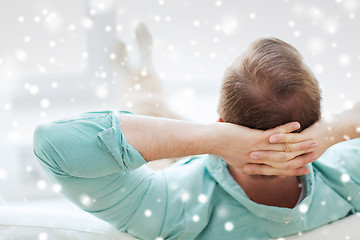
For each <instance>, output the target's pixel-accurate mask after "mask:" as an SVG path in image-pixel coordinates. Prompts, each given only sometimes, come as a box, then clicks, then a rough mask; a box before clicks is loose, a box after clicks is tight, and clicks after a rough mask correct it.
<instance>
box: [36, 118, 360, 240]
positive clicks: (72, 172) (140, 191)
mask: <svg viewBox="0 0 360 240" xmlns="http://www.w3.org/2000/svg"><path fill="white" fill-rule="evenodd" d="M359 151H360V142H359V139H355V140H352V141H347V142H344V143H341V144H337V145H335V146H333V147H332V148H330V149H328V151H327V152H325V153H324V154H323V156H321V158H319V159H318V160H317V161H316V162H315V163H313V164H312V165H309V168H310V174H308V175H306V176H302V178H303V179H302V181H303V184H304V191H305V192H304V193H305V198H304V199H303V200H302V201H301V202H300V203H299V204H298V205H297V206H296V207H294V208H292V209H290V208H279V207H272V206H266V205H261V204H257V203H255V202H253V201H251V200H250V199H249V198H248V197H247V195H246V194H245V193H244V191H243V190H242V189H241V187H240V186H239V185H238V184H237V183H236V182H235V180H234V179H233V178H232V176H231V175H230V174H229V171H228V169H227V165H226V163H225V162H224V161H223V160H222V159H220V158H219V157H218V156H215V155H203V156H199V157H194V158H189V159H186V160H183V161H180V162H177V163H175V164H173V165H172V166H171V167H169V168H167V169H165V170H162V171H152V170H151V169H150V168H149V167H147V166H145V165H144V164H145V163H146V161H145V160H144V158H143V157H142V156H141V155H140V154H139V153H138V152H137V151H136V150H135V149H134V148H133V147H132V146H131V145H129V144H128V143H127V142H126V139H125V137H124V135H123V134H122V132H121V129H120V123H119V120H118V118H117V117H116V114H114V113H113V112H110V111H104V112H89V113H83V114H80V115H78V116H75V117H73V118H69V119H64V120H60V121H54V122H51V123H47V124H42V125H40V126H38V127H37V128H36V130H35V133H34V153H35V154H36V156H37V157H38V159H39V160H40V163H41V165H42V166H43V168H44V169H45V171H46V172H47V174H48V176H49V178H50V180H51V181H52V182H54V183H59V184H61V186H62V194H63V195H65V196H66V197H67V198H68V199H70V200H71V201H72V202H74V203H75V204H77V205H78V206H80V207H81V208H82V209H84V210H85V211H87V212H90V213H92V214H93V215H95V216H97V217H99V218H101V219H103V220H105V221H107V222H109V223H110V224H112V225H113V226H114V227H115V228H117V229H119V230H120V231H124V232H128V233H130V234H132V235H134V236H135V237H138V238H141V239H152V240H154V239H157V238H158V239H216V240H217V239H257V240H258V239H268V238H277V237H281V236H286V235H290V234H295V233H298V232H303V231H307V230H311V229H314V228H317V227H319V226H322V225H325V224H327V223H330V222H332V221H335V220H338V219H341V218H344V217H346V216H348V215H350V214H353V213H355V212H357V211H359V209H360V155H359Z"/></svg>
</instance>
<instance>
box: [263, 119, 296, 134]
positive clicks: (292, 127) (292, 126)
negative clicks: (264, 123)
mask: <svg viewBox="0 0 360 240" xmlns="http://www.w3.org/2000/svg"><path fill="white" fill-rule="evenodd" d="M299 128H300V123H298V122H290V123H286V124H283V125H280V126H277V127H275V128H272V129H269V130H267V131H266V132H267V133H268V134H270V135H273V134H275V133H291V132H293V131H296V130H298V129H299Z"/></svg>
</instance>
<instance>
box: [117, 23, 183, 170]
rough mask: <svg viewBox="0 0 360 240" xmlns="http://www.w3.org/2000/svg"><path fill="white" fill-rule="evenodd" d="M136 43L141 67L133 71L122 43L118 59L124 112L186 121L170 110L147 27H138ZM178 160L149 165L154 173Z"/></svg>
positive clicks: (120, 42)
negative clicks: (154, 61) (158, 73)
mask: <svg viewBox="0 0 360 240" xmlns="http://www.w3.org/2000/svg"><path fill="white" fill-rule="evenodd" d="M135 35H136V40H137V44H138V48H139V53H140V64H139V66H137V67H132V66H130V64H129V61H128V59H129V58H128V51H127V49H126V44H125V43H123V42H122V41H119V43H118V47H117V56H118V59H120V62H118V65H119V67H120V69H121V72H122V75H123V76H124V77H123V79H124V81H125V83H124V90H125V91H124V92H123V96H124V98H123V101H122V104H121V110H127V111H131V112H134V113H136V114H140V115H147V116H154V117H163V118H172V119H184V118H183V117H181V116H179V115H178V114H176V113H175V112H174V111H172V110H171V109H170V107H169V106H168V104H167V103H166V97H165V94H164V90H163V86H162V84H161V81H160V79H159V77H158V75H157V73H156V71H155V68H154V64H153V58H152V50H153V38H152V36H151V34H150V32H149V30H148V29H147V27H146V26H145V25H144V24H142V23H140V24H138V26H137V27H136V32H135ZM174 161H176V159H165V160H159V161H153V162H151V163H149V164H148V165H149V166H150V167H151V168H152V169H154V170H157V169H162V168H164V167H167V166H169V165H170V164H172V163H173V162H174Z"/></svg>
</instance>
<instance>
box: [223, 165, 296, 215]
mask: <svg viewBox="0 0 360 240" xmlns="http://www.w3.org/2000/svg"><path fill="white" fill-rule="evenodd" d="M228 169H229V172H230V174H231V175H232V177H233V178H234V180H235V181H236V182H237V183H238V184H239V185H240V186H241V188H242V189H243V190H244V192H245V193H246V195H247V196H248V197H249V198H250V199H251V200H252V201H254V202H256V203H259V204H264V205H269V206H276V207H286V208H293V207H295V206H296V203H297V202H298V200H299V197H300V194H301V185H300V182H299V179H298V178H297V177H278V176H271V177H268V176H259V175H258V176H251V175H247V174H245V173H244V172H243V171H242V170H241V169H239V168H234V167H232V166H228Z"/></svg>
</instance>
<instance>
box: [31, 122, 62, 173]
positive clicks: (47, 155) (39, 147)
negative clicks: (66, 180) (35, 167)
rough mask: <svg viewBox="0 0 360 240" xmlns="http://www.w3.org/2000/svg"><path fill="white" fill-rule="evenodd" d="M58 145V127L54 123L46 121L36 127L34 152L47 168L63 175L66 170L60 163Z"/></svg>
mask: <svg viewBox="0 0 360 240" xmlns="http://www.w3.org/2000/svg"><path fill="white" fill-rule="evenodd" d="M56 145H57V143H56V128H55V127H54V125H53V123H44V124H40V125H39V126H37V127H36V129H35V131H34V136H33V151H34V154H35V155H36V157H37V158H38V160H39V161H40V164H41V165H42V166H43V167H45V168H46V169H47V170H49V171H50V172H52V173H57V174H61V175H63V174H64V172H63V171H62V170H61V169H59V165H58V158H59V157H58V154H57V151H56V149H55V146H56Z"/></svg>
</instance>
